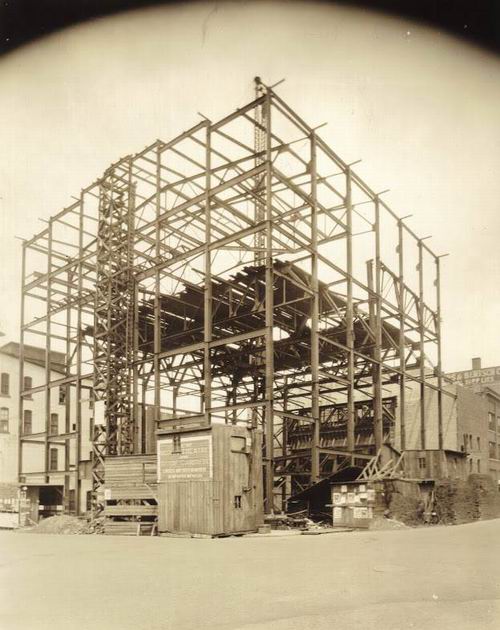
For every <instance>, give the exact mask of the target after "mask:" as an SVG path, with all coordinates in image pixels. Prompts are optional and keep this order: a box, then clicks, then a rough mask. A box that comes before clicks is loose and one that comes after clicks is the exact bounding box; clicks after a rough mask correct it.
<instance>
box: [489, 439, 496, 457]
mask: <svg viewBox="0 0 500 630" xmlns="http://www.w3.org/2000/svg"><path fill="white" fill-rule="evenodd" d="M488 452H489V455H490V457H491V458H492V459H496V458H497V445H496V444H495V442H488Z"/></svg>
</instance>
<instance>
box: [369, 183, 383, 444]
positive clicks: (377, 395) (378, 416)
mask: <svg viewBox="0 0 500 630" xmlns="http://www.w3.org/2000/svg"><path fill="white" fill-rule="evenodd" d="M374 306H375V347H374V357H373V358H374V359H375V362H374V363H373V371H372V378H373V423H374V436H375V452H376V453H378V451H379V450H380V449H381V448H382V445H383V443H384V419H383V409H382V277H381V261H380V204H379V198H378V195H377V196H376V197H375V301H374Z"/></svg>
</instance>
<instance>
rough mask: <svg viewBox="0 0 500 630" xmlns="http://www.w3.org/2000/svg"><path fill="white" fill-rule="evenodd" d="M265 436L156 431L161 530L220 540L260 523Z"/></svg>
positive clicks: (238, 431)
mask: <svg viewBox="0 0 500 630" xmlns="http://www.w3.org/2000/svg"><path fill="white" fill-rule="evenodd" d="M261 446H262V433H261V431H258V430H250V429H248V428H246V427H244V426H237V425H225V424H213V425H211V426H204V427H196V428H184V429H163V430H162V429H160V430H159V431H158V452H157V454H158V529H159V531H160V532H175V533H189V534H206V535H212V536H220V535H227V534H235V533H244V532H251V531H256V530H257V528H258V527H259V525H260V524H261V523H262V519H263V514H262V503H263V502H262V456H261Z"/></svg>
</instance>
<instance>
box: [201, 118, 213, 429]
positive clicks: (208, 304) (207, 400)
mask: <svg viewBox="0 0 500 630" xmlns="http://www.w3.org/2000/svg"><path fill="white" fill-rule="evenodd" d="M211 132H212V130H211V126H210V122H209V121H207V127H206V139H205V290H204V292H203V342H204V348H203V397H204V412H205V422H206V424H210V423H211V414H210V409H211V407H212V366H211V363H210V342H211V341H212V252H211V249H210V245H211V241H212V212H211V208H210V189H211V185H212V178H211V174H210V170H211V163H212V146H211V144H212V142H211V140H212V139H211Z"/></svg>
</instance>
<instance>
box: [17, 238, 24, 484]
mask: <svg viewBox="0 0 500 630" xmlns="http://www.w3.org/2000/svg"><path fill="white" fill-rule="evenodd" d="M22 247H23V253H22V258H21V278H22V280H21V328H20V330H19V418H18V436H17V439H18V445H17V449H18V455H17V474H18V477H20V476H21V474H22V472H23V440H22V435H23V433H24V397H23V395H22V392H23V390H24V310H25V298H26V243H25V242H24V241H23V245H22ZM18 481H20V479H18Z"/></svg>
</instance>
